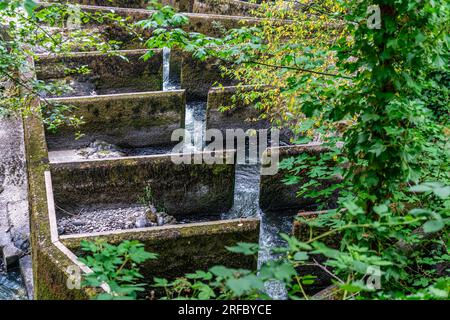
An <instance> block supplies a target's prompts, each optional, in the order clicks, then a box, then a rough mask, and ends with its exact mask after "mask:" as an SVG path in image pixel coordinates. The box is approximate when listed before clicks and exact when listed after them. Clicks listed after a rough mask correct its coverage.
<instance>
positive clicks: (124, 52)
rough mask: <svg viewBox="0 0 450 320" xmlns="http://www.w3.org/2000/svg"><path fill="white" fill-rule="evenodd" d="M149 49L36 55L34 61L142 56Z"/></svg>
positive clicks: (157, 51)
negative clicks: (140, 54) (138, 54)
mask: <svg viewBox="0 0 450 320" xmlns="http://www.w3.org/2000/svg"><path fill="white" fill-rule="evenodd" d="M148 50H149V49H133V50H113V51H106V52H102V51H81V52H64V53H41V54H37V55H36V60H37V61H39V62H41V61H42V60H47V59H59V58H75V57H98V56H108V55H111V56H114V55H123V56H126V55H132V54H137V53H142V55H144V54H145V53H146V52H147V51H148ZM150 51H154V52H155V53H160V52H162V50H161V49H151V50H150Z"/></svg>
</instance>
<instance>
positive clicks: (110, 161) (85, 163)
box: [50, 149, 236, 168]
mask: <svg viewBox="0 0 450 320" xmlns="http://www.w3.org/2000/svg"><path fill="white" fill-rule="evenodd" d="M220 153H222V157H223V158H224V160H225V161H226V163H229V162H228V161H232V159H233V161H234V157H235V154H236V150H234V149H230V150H221V151H202V152H193V153H190V154H187V155H190V156H191V159H195V157H196V156H200V155H210V154H220ZM183 155H186V154H181V153H169V154H152V155H147V156H133V157H117V158H107V159H79V160H78V159H76V160H71V161H61V162H52V163H51V164H50V165H51V167H52V168H67V167H80V168H83V167H93V166H96V167H102V166H108V167H112V166H116V165H137V164H139V163H148V162H156V161H161V160H171V157H172V156H175V157H180V156H183Z"/></svg>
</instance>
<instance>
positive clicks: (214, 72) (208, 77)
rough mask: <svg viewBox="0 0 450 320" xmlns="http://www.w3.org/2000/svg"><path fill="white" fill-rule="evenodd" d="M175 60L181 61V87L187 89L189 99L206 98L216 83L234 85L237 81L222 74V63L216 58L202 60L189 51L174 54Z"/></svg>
mask: <svg viewBox="0 0 450 320" xmlns="http://www.w3.org/2000/svg"><path fill="white" fill-rule="evenodd" d="M173 56H174V58H173V59H174V60H175V61H181V88H183V89H185V90H186V98H187V100H188V101H193V100H206V99H207V97H208V92H209V90H210V89H211V87H213V86H215V85H219V84H220V85H223V86H232V85H236V81H234V80H233V79H229V78H224V77H223V76H222V71H221V70H220V66H221V65H222V63H221V62H220V61H219V60H216V59H208V60H206V61H200V60H198V59H195V58H194V57H192V55H191V54H190V53H188V52H179V51H178V52H177V51H175V52H174V54H173Z"/></svg>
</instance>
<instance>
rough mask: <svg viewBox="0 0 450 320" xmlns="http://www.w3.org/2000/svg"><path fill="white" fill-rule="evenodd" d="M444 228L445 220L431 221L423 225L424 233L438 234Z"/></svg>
mask: <svg viewBox="0 0 450 320" xmlns="http://www.w3.org/2000/svg"><path fill="white" fill-rule="evenodd" d="M444 226H445V224H444V221H443V220H430V221H427V222H425V224H424V225H423V231H424V232H425V233H432V232H437V231H440V230H441V229H442V228H444Z"/></svg>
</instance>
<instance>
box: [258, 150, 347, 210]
mask: <svg viewBox="0 0 450 320" xmlns="http://www.w3.org/2000/svg"><path fill="white" fill-rule="evenodd" d="M278 149H279V152H280V162H281V161H283V159H286V158H291V157H296V156H298V155H300V154H302V153H305V152H306V153H308V154H309V155H312V156H317V157H320V155H321V153H322V152H323V151H324V149H323V147H321V146H318V145H303V146H292V147H280V148H278ZM269 152H270V149H269ZM287 174H288V172H286V171H285V170H279V172H278V173H277V174H276V175H273V176H261V182H260V207H261V209H262V210H267V211H278V210H290V209H292V210H304V211H311V210H314V208H316V207H317V204H318V203H321V204H325V206H326V207H333V206H335V202H336V200H337V196H338V192H335V193H334V194H333V196H331V197H330V198H327V199H316V198H305V197H302V196H300V197H298V196H297V192H298V191H299V187H300V186H301V185H303V184H306V183H308V181H310V180H311V178H309V177H308V176H306V175H302V173H300V174H299V177H300V181H299V182H298V183H297V184H295V185H286V184H284V183H283V182H282V179H284V178H285V177H286V175H287ZM339 181H340V180H339V178H336V179H335V180H330V181H324V182H323V183H322V184H321V186H320V187H319V189H325V188H327V187H329V186H330V185H332V184H334V183H337V182H339Z"/></svg>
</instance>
